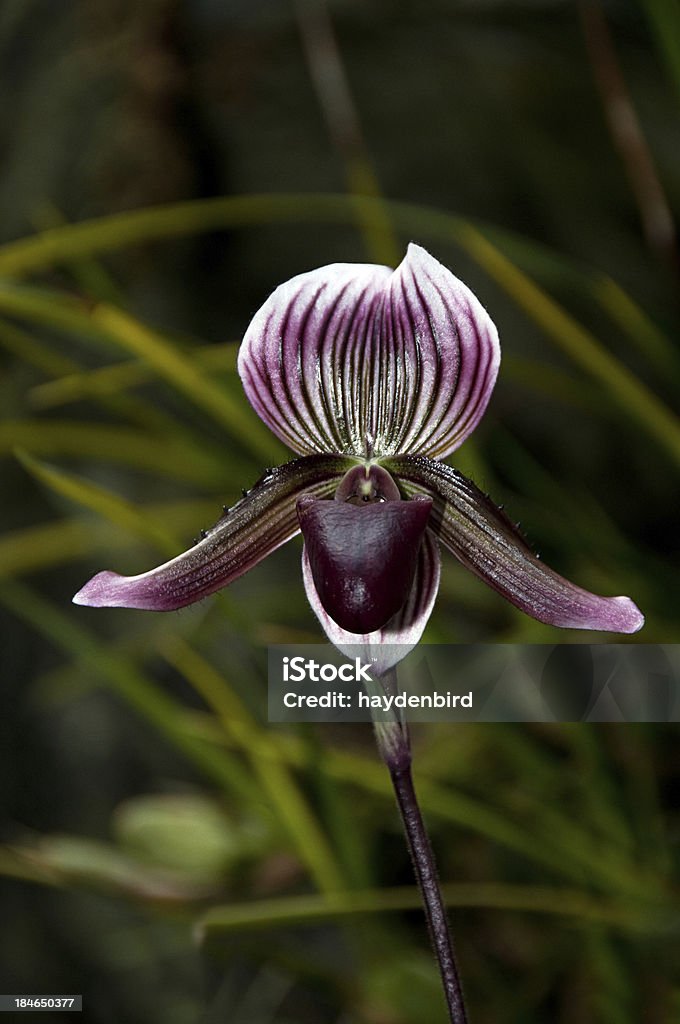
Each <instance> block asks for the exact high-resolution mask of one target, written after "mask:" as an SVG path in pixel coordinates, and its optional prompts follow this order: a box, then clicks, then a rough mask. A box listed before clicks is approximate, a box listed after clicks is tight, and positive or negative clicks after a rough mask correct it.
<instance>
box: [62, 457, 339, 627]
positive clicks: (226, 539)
mask: <svg viewBox="0 0 680 1024" xmlns="http://www.w3.org/2000/svg"><path fill="white" fill-rule="evenodd" d="M351 466H352V462H351V460H349V459H346V458H344V457H343V456H340V455H315V456H310V457H308V458H304V459H296V460H294V461H293V462H288V463H286V465H284V466H279V467H278V468H277V469H273V470H269V471H268V472H267V473H265V475H264V476H263V477H262V478H261V479H260V480H259V481H258V482H257V483H256V484H255V486H254V487H253V489H252V490H251V491H249V492H248V493H247V494H246V495H245V497H244V498H243V499H242V500H241V501H239V502H238V503H237V504H236V505H234V507H233V508H232V509H229V510H228V511H227V512H225V514H224V515H223V516H222V518H221V519H220V520H219V522H217V523H216V524H215V526H213V527H212V529H211V530H208V531H207V532H206V533H205V535H204V537H203V539H202V540H200V541H199V542H198V544H195V545H194V546H193V547H192V548H190V549H189V550H188V551H185V552H184V554H181V555H178V556H177V558H173V559H172V561H170V562H166V563H165V564H164V565H160V566H158V568H157V569H151V570H150V571H149V572H145V573H142V574H141V575H140V576H119V575H118V573H115V572H100V573H98V574H97V575H96V576H94V577H93V578H92V579H91V580H90V581H89V583H86V584H85V586H84V587H83V588H82V590H79V591H78V593H77V594H76V595H75V597H74V598H73V601H74V603H75V604H82V605H89V606H91V607H93V608H103V607H112V608H147V609H151V610H152V611H173V610H174V609H176V608H183V607H184V606H185V605H188V604H193V603H194V602H195V601H200V600H201V598H204V597H208V595H209V594H213V593H214V592H215V591H216V590H221V588H222V587H226V586H227V584H229V583H231V582H232V581H233V580H235V579H238V577H239V576H242V575H243V574H244V573H245V572H247V571H248V570H249V569H252V568H253V566H255V565H257V563H258V562H261V561H262V559H263V558H265V557H266V556H267V555H269V554H271V552H272V551H275V550H276V548H278V547H280V546H281V544H284V543H285V542H286V541H287V540H290V538H291V537H294V536H295V535H296V534H297V533H299V532H300V527H299V524H298V518H297V512H296V507H295V502H296V499H297V497H298V495H300V494H303V493H304V494H310V495H313V496H315V497H319V498H322V497H328V496H329V495H331V494H332V493H333V491H334V490H335V489H336V487H337V486H338V482H339V480H341V479H342V477H343V476H344V475H345V474H346V473H347V471H348V469H350V468H351Z"/></svg>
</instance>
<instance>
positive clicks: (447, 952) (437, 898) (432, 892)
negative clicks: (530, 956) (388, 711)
mask: <svg viewBox="0 0 680 1024" xmlns="http://www.w3.org/2000/svg"><path fill="white" fill-rule="evenodd" d="M380 682H381V683H382V685H383V687H384V689H385V692H387V693H395V692H396V690H397V685H396V672H395V671H394V669H392V670H391V671H390V672H388V673H387V674H386V675H385V676H383V677H382V679H381V680H380ZM374 726H375V733H376V739H377V741H378V748H379V750H380V754H381V756H382V758H383V760H384V762H385V764H386V765H387V767H388V769H389V773H390V778H391V779H392V785H393V786H394V793H395V796H396V798H397V805H398V807H399V813H400V814H401V820H402V823H403V825H404V832H405V833H406V842H407V844H408V848H409V852H410V854H411V859H412V861H413V867H414V870H415V875H416V881H417V882H418V887H419V889H420V893H421V896H422V900H423V905H424V909H425V917H426V919H427V926H428V930H429V932H430V939H431V941H432V946H433V948H434V953H435V957H436V959H437V964H438V965H439V973H440V975H441V979H442V984H443V986H444V995H445V997H446V1005H447V1007H448V1011H449V1020H450V1022H451V1024H467V1014H466V1012H465V1003H464V1001H463V990H462V987H461V984H460V977H459V975H458V967H457V965H456V958H455V955H454V951H453V941H452V939H451V932H450V931H449V923H448V920H447V917H446V908H445V907H444V901H443V899H442V892H441V887H440V885H439V878H438V877H437V868H436V865H435V860H434V853H433V852H432V846H431V844H430V839H429V836H428V834H427V829H426V828H425V822H424V821H423V816H422V814H421V813H420V806H419V804H418V798H417V796H416V791H415V787H414V785H413V776H412V773H411V747H410V743H409V736H408V726H407V725H406V722H405V721H404V720H403V719H401V720H396V719H394V720H392V721H390V722H384V721H382V722H378V721H375V722H374Z"/></svg>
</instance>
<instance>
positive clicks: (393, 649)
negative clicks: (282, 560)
mask: <svg viewBox="0 0 680 1024" xmlns="http://www.w3.org/2000/svg"><path fill="white" fill-rule="evenodd" d="M440 570H441V559H440V555H439V545H438V544H437V541H436V540H435V538H434V536H433V535H432V534H431V533H430V531H429V530H427V531H426V533H425V536H424V537H423V542H422V544H421V546H420V551H419V552H418V564H417V567H416V575H415V579H414V581H413V586H412V587H411V592H410V594H409V596H408V599H407V601H406V603H405V604H404V606H403V608H402V609H401V610H400V611H398V612H397V614H396V615H394V616H393V618H391V619H390V620H389V622H388V623H386V625H384V626H383V627H382V629H377V630H375V631H374V632H372V633H364V634H358V633H350V632H348V631H347V630H345V629H342V628H341V627H340V626H338V624H337V622H334V621H333V619H332V618H331V617H330V615H329V614H328V612H327V611H326V610H325V608H324V607H323V605H322V603H321V599H320V598H319V595H318V593H317V590H316V587H315V585H314V578H313V574H312V567H311V565H310V562H309V556H308V554H307V550H306V548H305V550H304V551H303V553H302V578H303V580H304V584H305V590H306V592H307V599H308V601H309V603H310V604H311V606H312V608H313V610H314V612H315V614H316V616H317V618H318V620H319V622H320V623H321V627H322V629H323V630H324V632H325V634H326V636H327V637H328V639H329V640H330V642H331V643H332V644H334V645H335V647H337V648H338V650H339V651H341V652H342V653H343V654H344V655H346V656H347V657H348V658H354V657H359V658H361V659H362V661H363V662H364V663H367V664H368V663H370V664H372V665H373V669H374V673H375V675H383V674H384V673H385V672H387V670H388V669H390V668H392V667H393V666H394V665H397V664H398V663H399V662H400V661H402V659H403V658H405V657H406V655H407V654H408V653H409V652H410V651H412V650H413V648H414V647H415V646H416V645H417V643H418V641H419V640H420V638H421V636H422V635H423V630H424V629H425V626H426V625H427V621H428V619H429V618H430V615H431V613H432V608H433V607H434V602H435V599H436V597H437V592H438V590H439V576H440Z"/></svg>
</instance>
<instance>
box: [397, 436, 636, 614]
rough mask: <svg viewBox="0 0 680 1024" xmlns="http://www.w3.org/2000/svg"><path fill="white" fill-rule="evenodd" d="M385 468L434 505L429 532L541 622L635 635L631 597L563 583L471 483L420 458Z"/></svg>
mask: <svg viewBox="0 0 680 1024" xmlns="http://www.w3.org/2000/svg"><path fill="white" fill-rule="evenodd" d="M384 467H385V469H387V471H388V472H389V473H391V474H392V475H393V476H394V477H395V478H396V479H397V480H398V481H399V484H400V486H401V488H402V490H403V492H404V494H405V495H406V496H408V497H412V496H413V495H415V494H423V493H424V494H429V495H430V496H431V497H432V498H433V499H434V505H433V508H432V513H431V516H430V528H431V529H432V530H433V531H434V532H435V533H436V534H437V536H438V537H439V540H440V541H441V543H442V544H443V545H444V546H445V547H446V548H448V549H449V551H451V552H452V553H453V554H454V555H455V556H456V558H458V559H459V561H461V562H462V563H463V565H465V566H466V567H467V568H468V569H471V570H472V572H474V573H475V575H477V576H479V577H480V578H481V579H483V580H484V582H485V583H488V584H489V586H491V587H493V588H494V590H497V591H498V593H499V594H502V595H503V597H505V598H507V600H508V601H510V602H511V603H512V604H514V605H515V606H516V607H517V608H520V609H521V610H522V611H523V612H526V613H527V615H531V616H532V617H533V618H534V619H538V621H539V622H546V623H548V624H549V625H552V626H563V627H567V628H571V629H599V630H607V631H610V632H614V633H635V632H637V630H639V629H640V628H641V627H642V626H643V624H644V621H645V620H644V616H643V615H642V613H641V612H640V610H639V608H638V607H637V605H635V604H634V603H633V601H631V599H630V598H629V597H600V596H599V595H597V594H591V593H590V592H589V591H587V590H583V589H581V587H577V586H576V585H575V584H574V583H570V582H569V580H566V579H564V578H563V577H562V576H559V575H558V574H557V573H556V572H554V571H553V570H552V569H550V568H549V567H548V566H547V565H545V564H544V563H543V562H542V561H540V559H539V558H538V557H537V556H536V555H535V554H534V553H533V551H532V550H531V548H530V547H529V545H528V544H527V542H526V541H525V539H524V538H523V537H522V535H521V533H520V532H519V530H518V529H517V528H516V527H515V526H514V525H513V524H512V523H511V522H510V520H509V519H508V517H507V516H506V515H505V513H504V512H503V511H502V510H501V509H499V508H497V506H496V505H494V504H493V502H492V501H490V499H489V498H488V497H487V496H486V495H485V494H483V493H482V492H481V491H480V490H479V488H478V487H476V486H475V484H473V483H472V481H471V480H468V479H467V478H466V477H464V476H463V475H462V474H461V473H459V472H457V470H455V469H452V468H451V466H447V465H444V464H443V463H440V462H434V461H432V460H431V459H426V458H422V457H419V456H410V457H404V458H401V457H397V458H394V459H388V460H385V462H384Z"/></svg>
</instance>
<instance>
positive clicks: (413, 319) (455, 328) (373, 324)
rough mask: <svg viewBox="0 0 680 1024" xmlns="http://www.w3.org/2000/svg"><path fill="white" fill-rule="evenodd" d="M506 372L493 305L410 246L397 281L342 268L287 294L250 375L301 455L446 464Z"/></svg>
mask: <svg viewBox="0 0 680 1024" xmlns="http://www.w3.org/2000/svg"><path fill="white" fill-rule="evenodd" d="M499 362H500V347H499V343H498V335H497V332H496V328H495V327H494V325H493V323H492V321H491V319H490V318H489V316H488V314H487V313H486V311H485V310H484V308H483V307H482V305H481V304H480V303H479V302H478V300H477V299H476V298H475V296H474V295H473V294H472V292H471V291H470V290H469V288H467V287H466V286H465V285H464V284H463V283H462V281H459V280H458V279H457V278H456V277H454V275H453V274H452V273H451V272H450V271H448V270H447V269H446V268H445V267H443V266H442V265H441V264H440V263H438V261H437V260H436V259H434V257H432V256H430V255H429V254H428V253H427V252H426V251H425V250H424V249H422V248H420V246H417V245H410V246H409V248H408V252H407V254H406V257H405V258H404V260H403V261H402V263H401V265H400V266H399V267H398V268H397V270H395V271H394V272H392V271H390V269H389V268H388V267H381V266H373V265H370V264H344V263H334V264H331V265H330V266H327V267H321V268H320V269H318V270H313V271H311V272H309V273H306V274H300V275H299V276H297V277H294V278H292V280H290V281H287V282H286V283H285V284H282V285H280V286H279V288H277V289H276V291H275V292H274V293H273V294H272V295H271V296H270V297H269V299H268V300H267V301H266V302H265V304H264V305H263V306H262V308H261V309H260V310H259V311H258V312H257V313H256V314H255V317H254V318H253V320H252V322H251V324H250V326H249V327H248V330H247V331H246V334H245V337H244V339H243V343H242V345H241V349H240V351H239V359H238V367H239V373H240V375H241V379H242V381H243V386H244V388H245V391H246V394H247V395H248V398H249V400H250V402H251V403H252V405H253V407H254V408H255V410H256V412H257V413H258V415H259V416H260V417H261V418H262V419H263V420H264V422H265V423H266V424H267V425H268V426H269V427H270V428H271V430H273V431H274V433H275V434H276V435H277V436H278V437H279V438H280V439H281V440H282V441H283V442H284V443H285V444H287V445H288V446H289V447H291V448H292V449H293V450H295V451H297V452H301V453H303V454H306V453H311V452H314V451H323V452H330V451H342V452H346V453H348V454H353V455H356V456H359V457H362V456H363V457H372V455H376V456H383V455H390V454H395V453H397V452H422V453H427V454H429V455H432V456H436V457H437V458H442V457H443V456H445V455H447V454H449V453H450V452H452V451H453V450H454V449H455V448H457V447H458V446H459V445H460V444H461V443H462V441H464V440H465V438H466V437H467V436H468V434H470V433H471V431H472V430H473V429H474V427H475V426H476V425H477V423H478V422H479V420H480V418H481V417H482V415H483V413H484V410H485V409H486V406H487V403H488V401H489V398H490V396H491V392H492V390H493V386H494V383H495V380H496V375H497V372H498V365H499Z"/></svg>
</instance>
